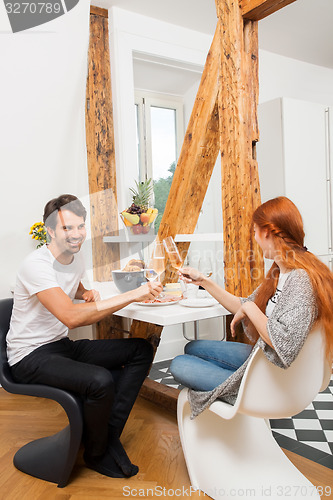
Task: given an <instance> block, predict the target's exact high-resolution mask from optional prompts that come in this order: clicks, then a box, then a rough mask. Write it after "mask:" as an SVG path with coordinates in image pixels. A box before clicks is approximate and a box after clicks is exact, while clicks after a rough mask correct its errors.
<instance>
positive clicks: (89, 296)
mask: <svg viewBox="0 0 333 500" xmlns="http://www.w3.org/2000/svg"><path fill="white" fill-rule="evenodd" d="M82 300H84V301H85V302H97V301H99V300H101V296H100V294H99V291H98V290H94V289H91V290H86V291H85V292H83V294H82Z"/></svg>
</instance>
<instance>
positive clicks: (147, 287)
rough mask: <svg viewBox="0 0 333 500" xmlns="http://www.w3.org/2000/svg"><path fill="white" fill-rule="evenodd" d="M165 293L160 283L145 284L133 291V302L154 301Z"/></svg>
mask: <svg viewBox="0 0 333 500" xmlns="http://www.w3.org/2000/svg"><path fill="white" fill-rule="evenodd" d="M162 291H163V285H162V283H160V282H159V281H153V282H150V281H148V283H145V284H144V285H141V286H139V288H136V289H135V290H133V296H134V300H133V302H142V301H144V300H154V299H156V297H158V296H159V294H160V293H161V292H162Z"/></svg>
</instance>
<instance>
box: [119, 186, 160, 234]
mask: <svg viewBox="0 0 333 500" xmlns="http://www.w3.org/2000/svg"><path fill="white" fill-rule="evenodd" d="M135 184H136V189H134V188H130V191H131V193H132V204H131V206H130V207H128V208H127V209H126V210H123V211H122V212H121V214H120V215H121V218H122V220H123V222H124V224H125V226H126V227H127V228H128V229H129V230H130V231H131V233H132V234H147V233H149V232H150V230H151V228H152V226H153V223H154V220H155V219H156V217H157V214H158V210H157V208H153V207H150V206H149V204H150V200H151V197H152V195H153V189H154V187H153V182H152V179H147V180H145V181H143V182H137V181H135Z"/></svg>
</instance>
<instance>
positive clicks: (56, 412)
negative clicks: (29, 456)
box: [0, 388, 333, 500]
mask: <svg viewBox="0 0 333 500" xmlns="http://www.w3.org/2000/svg"><path fill="white" fill-rule="evenodd" d="M65 425H66V416H65V414H64V412H63V410H62V408H61V407H60V406H59V405H57V404H56V403H55V402H53V401H49V400H46V399H41V398H33V397H28V396H15V395H11V394H8V393H7V392H5V391H4V389H2V388H0V499H1V500H50V499H56V500H92V499H96V498H98V499H100V500H104V499H111V498H112V499H114V500H117V499H119V500H120V499H121V500H124V498H147V497H152V498H153V497H157V496H159V497H161V498H172V497H173V498H193V499H195V498H203V497H204V495H203V493H201V494H200V493H199V492H191V491H190V482H189V478H188V475H187V470H186V465H185V461H184V458H183V453H182V449H181V445H180V440H179V436H178V429H177V421H176V416H175V415H174V414H173V413H171V412H170V413H169V412H168V411H166V410H164V409H161V408H159V407H158V406H156V405H155V404H154V403H151V402H150V401H147V400H145V399H143V398H141V397H140V398H138V400H137V402H136V404H135V406H134V409H133V411H132V413H131V416H130V418H129V421H128V423H127V425H126V428H125V430H124V432H123V435H122V442H123V444H124V446H125V448H126V450H127V452H128V454H129V456H130V458H131V459H132V461H133V463H135V464H138V465H139V467H140V472H139V474H138V475H137V476H135V477H133V478H130V479H111V478H108V477H104V476H101V475H100V474H98V473H96V472H94V471H91V470H89V469H87V468H86V467H85V466H84V463H83V460H82V452H81V453H80V454H79V457H78V460H77V464H76V466H75V469H74V471H73V474H72V476H71V481H70V483H69V485H68V486H66V488H62V489H60V488H57V486H56V485H55V484H52V483H47V482H45V481H41V480H39V479H35V478H33V477H30V476H28V475H26V474H23V473H22V472H20V471H18V470H17V469H15V467H14V465H13V455H14V453H15V452H16V450H17V449H18V448H19V447H21V446H22V445H23V444H25V443H26V442H28V441H30V440H33V439H37V438H38V437H42V436H45V435H48V434H52V433H55V432H57V431H58V430H59V429H61V428H62V427H64V426H65ZM286 453H287V455H288V457H289V458H290V459H291V461H292V462H293V463H294V464H295V465H296V466H297V467H298V468H299V469H300V470H301V472H302V473H303V474H304V475H305V476H306V477H307V478H308V479H309V480H310V481H311V482H312V483H313V484H315V485H317V486H330V487H331V489H332V491H333V472H332V471H331V470H330V469H327V468H326V467H322V466H320V465H318V464H315V463H314V462H311V461H309V460H307V459H304V458H301V457H299V456H297V455H295V454H293V453H291V452H286ZM183 488H184V492H185V493H184V494H183V495H180V494H179V490H178V491H177V492H176V490H177V489H180V490H182V489H183ZM149 489H151V490H153V492H150V493H149V492H148V491H147V490H149ZM186 492H187V494H188V496H187V495H186ZM177 493H178V494H177ZM206 498H208V497H206ZM324 498H333V495H332V496H323V499H324ZM271 500H274V499H271Z"/></svg>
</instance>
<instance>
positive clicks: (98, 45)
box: [86, 14, 122, 338]
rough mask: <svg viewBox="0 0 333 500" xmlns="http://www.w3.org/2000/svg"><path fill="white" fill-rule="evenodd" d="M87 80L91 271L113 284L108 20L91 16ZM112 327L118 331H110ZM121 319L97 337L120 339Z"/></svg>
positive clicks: (104, 325)
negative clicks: (107, 237)
mask: <svg viewBox="0 0 333 500" xmlns="http://www.w3.org/2000/svg"><path fill="white" fill-rule="evenodd" d="M88 58H89V67H88V78H87V93H86V97H87V107H86V137H87V153H88V180H89V192H90V215H91V235H92V250H93V271H94V279H95V280H96V281H110V280H112V274H111V270H112V269H116V268H119V246H118V245H106V244H105V243H103V236H105V235H107V234H114V233H115V232H116V231H117V229H118V216H117V211H118V210H117V192H116V162H115V151H114V136H113V110H112V94H111V76H110V56H109V34H108V19H107V18H106V17H103V16H100V15H95V14H91V15H90V42H89V56H88ZM112 327H116V328H117V330H115V331H113V329H112ZM119 328H122V322H121V318H119V317H117V316H111V317H110V318H106V319H105V320H103V321H100V322H99V323H98V324H97V337H98V338H109V337H112V336H115V337H119V330H118V329H119Z"/></svg>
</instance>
